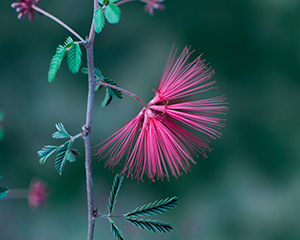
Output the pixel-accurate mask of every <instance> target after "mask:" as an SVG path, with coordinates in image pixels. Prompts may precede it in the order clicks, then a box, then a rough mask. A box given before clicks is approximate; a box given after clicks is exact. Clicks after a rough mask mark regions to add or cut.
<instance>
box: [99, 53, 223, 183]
mask: <svg viewBox="0 0 300 240" xmlns="http://www.w3.org/2000/svg"><path fill="white" fill-rule="evenodd" d="M191 54H192V52H190V51H189V48H185V49H184V50H183V52H182V53H181V55H180V56H179V58H178V59H175V55H176V51H175V52H174V53H173V51H172V52H171V54H170V57H169V60H168V62H167V64H166V67H165V70H164V73H163V76H162V79H161V81H160V84H159V87H158V90H154V92H155V96H154V98H153V99H152V100H151V101H150V102H149V103H148V105H146V104H145V107H144V108H143V109H142V110H141V111H140V113H139V114H138V115H137V116H136V117H135V118H133V119H132V120H131V121H130V122H129V123H127V124H126V125H125V126H124V127H122V128H121V129H120V130H118V131H117V132H116V133H114V134H113V135H112V136H110V137H109V138H108V139H106V140H104V141H103V142H102V143H100V144H99V145H97V146H96V147H99V149H98V151H97V154H98V155H100V157H101V159H102V158H105V157H109V160H108V162H107V164H108V165H110V166H112V167H113V166H115V165H117V164H118V163H119V162H120V160H121V159H122V158H123V157H124V156H126V162H125V165H124V168H123V170H122V174H124V173H125V172H127V177H128V176H131V177H133V176H135V177H136V178H138V179H142V177H143V175H144V174H147V175H148V177H149V178H150V179H152V180H154V178H155V176H156V177H157V179H159V178H163V177H164V176H166V177H167V178H168V179H169V173H168V172H169V171H170V172H171V174H172V175H173V176H175V177H177V176H179V175H180V174H181V173H180V169H182V170H183V171H184V172H187V171H188V170H189V167H190V162H192V163H194V164H195V163H196V162H195V161H194V159H193V157H192V155H196V156H197V157H198V155H197V153H200V154H202V155H204V156H206V155H205V152H206V151H208V152H210V151H211V148H210V147H209V145H208V144H209V142H210V141H209V139H215V138H219V137H220V136H221V133H220V132H219V129H220V128H221V127H224V124H223V123H222V121H224V120H223V119H222V118H219V117H218V116H220V115H221V114H225V113H224V111H226V110H227V107H225V106H224V104H226V103H224V100H225V99H226V98H225V97H224V96H219V97H213V98H207V99H203V100H193V99H192V97H193V96H195V95H196V94H198V93H203V92H206V91H208V90H211V89H213V88H215V87H213V86H212V85H213V84H214V83H215V82H214V81H210V78H211V76H212V75H213V74H214V71H213V70H212V69H211V68H210V67H208V64H206V63H205V60H201V56H198V57H197V58H196V59H195V60H194V61H192V62H191V63H188V62H187V61H188V59H189V57H190V55H191Z"/></svg>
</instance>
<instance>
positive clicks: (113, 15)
mask: <svg viewBox="0 0 300 240" xmlns="http://www.w3.org/2000/svg"><path fill="white" fill-rule="evenodd" d="M104 15H105V17H106V19H107V21H108V22H109V23H118V22H119V20H120V17H121V9H120V8H119V7H118V6H117V5H115V4H113V3H111V2H110V3H109V4H108V5H107V7H106V8H105V9H104Z"/></svg>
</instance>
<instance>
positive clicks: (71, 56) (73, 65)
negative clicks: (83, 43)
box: [68, 43, 82, 73]
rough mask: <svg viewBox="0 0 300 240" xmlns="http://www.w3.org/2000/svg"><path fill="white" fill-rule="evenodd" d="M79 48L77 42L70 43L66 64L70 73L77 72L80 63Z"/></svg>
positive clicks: (80, 53)
mask: <svg viewBox="0 0 300 240" xmlns="http://www.w3.org/2000/svg"><path fill="white" fill-rule="evenodd" d="M81 55H82V52H81V49H80V45H79V44H76V43H75V44H72V46H71V47H70V50H69V52H68V65H69V69H70V71H71V72H72V73H77V72H78V71H79V68H80V65H81Z"/></svg>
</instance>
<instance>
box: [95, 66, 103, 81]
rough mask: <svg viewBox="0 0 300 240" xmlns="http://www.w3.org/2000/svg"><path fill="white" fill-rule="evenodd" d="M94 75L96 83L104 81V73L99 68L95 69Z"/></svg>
mask: <svg viewBox="0 0 300 240" xmlns="http://www.w3.org/2000/svg"><path fill="white" fill-rule="evenodd" d="M94 75H95V77H96V81H97V80H102V79H104V77H103V75H102V72H101V70H100V69H99V68H94Z"/></svg>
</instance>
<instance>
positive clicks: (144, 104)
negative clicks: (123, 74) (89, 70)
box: [96, 81, 148, 108]
mask: <svg viewBox="0 0 300 240" xmlns="http://www.w3.org/2000/svg"><path fill="white" fill-rule="evenodd" d="M96 84H98V85H102V86H106V87H110V88H114V89H117V90H119V91H121V92H123V93H126V94H127V95H129V96H130V97H133V98H134V99H136V100H137V101H139V102H140V103H141V104H142V105H143V106H144V107H145V108H147V107H148V106H147V104H146V103H144V102H143V101H142V100H141V99H140V98H139V97H138V96H137V95H135V94H134V93H132V92H129V91H127V90H125V89H123V88H120V87H117V86H115V85H111V84H108V83H106V82H100V81H98V82H97V83H96Z"/></svg>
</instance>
